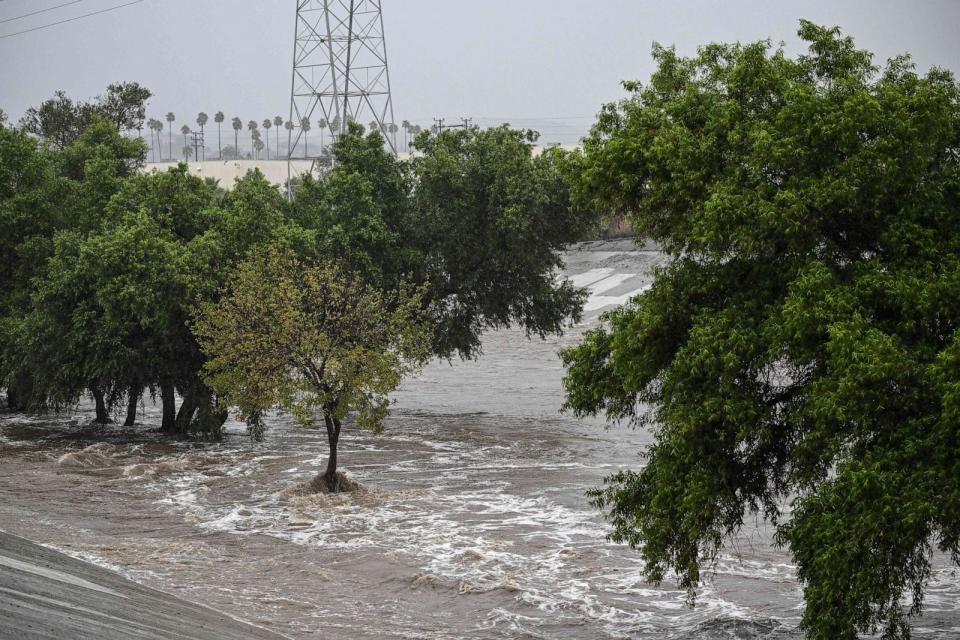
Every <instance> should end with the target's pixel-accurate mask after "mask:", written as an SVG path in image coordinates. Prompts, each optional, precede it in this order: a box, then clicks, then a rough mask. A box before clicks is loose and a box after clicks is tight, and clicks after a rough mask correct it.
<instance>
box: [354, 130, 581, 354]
mask: <svg viewBox="0 0 960 640" xmlns="http://www.w3.org/2000/svg"><path fill="white" fill-rule="evenodd" d="M373 137H374V138H375V139H379V141H380V143H381V144H382V143H383V139H382V137H381V136H380V134H379V133H377V134H374V136H373ZM535 140H536V136H535V134H533V133H532V132H523V131H515V130H511V129H509V128H507V127H500V128H494V129H488V130H485V131H481V130H480V129H478V128H473V129H468V130H459V131H449V132H445V133H443V134H441V135H439V136H432V137H431V136H421V137H419V138H418V139H417V141H416V143H415V147H416V148H417V149H418V150H419V151H420V152H421V154H422V155H421V156H420V157H417V158H415V159H414V160H412V161H411V163H410V164H411V171H412V172H413V174H414V176H415V181H416V189H415V190H414V191H413V196H412V208H413V211H414V220H413V222H412V223H408V225H404V226H403V227H402V228H401V229H399V230H398V231H399V232H400V233H401V236H402V237H406V236H408V235H413V236H414V237H417V238H418V239H417V240H416V243H417V246H418V247H419V249H420V252H421V255H422V256H423V259H424V263H423V264H424V269H425V271H424V274H425V276H424V281H426V282H429V283H430V289H429V291H428V293H427V299H428V300H429V301H430V303H431V308H432V312H433V319H434V322H433V327H434V342H433V348H434V351H435V352H436V353H437V354H438V355H441V356H445V357H448V356H450V355H452V354H453V353H459V354H461V355H464V356H472V355H475V354H477V353H479V349H480V339H479V336H480V334H481V333H483V332H484V331H487V330H490V329H498V328H502V327H507V326H510V325H511V324H514V323H516V324H519V325H520V326H522V327H523V328H524V329H525V330H526V331H527V332H528V334H535V335H538V336H541V337H544V336H546V335H547V334H555V333H560V332H561V331H562V330H563V327H564V323H565V322H567V321H568V320H569V319H570V318H577V317H579V315H580V310H581V308H582V304H583V300H584V294H583V292H582V291H580V290H578V289H576V288H574V287H573V286H571V285H570V284H569V283H568V282H565V281H563V280H562V279H560V278H557V274H558V271H559V269H560V268H561V267H562V264H563V262H562V260H561V257H560V252H561V251H563V250H564V249H565V248H566V247H567V246H568V245H569V244H570V243H572V242H574V241H576V240H578V239H580V237H581V236H582V235H583V233H584V230H585V229H587V228H588V227H589V226H590V225H591V224H592V219H593V217H592V214H591V211H590V210H589V209H587V208H578V207H574V206H571V203H570V197H569V196H570V194H569V189H568V186H567V181H566V179H565V177H564V170H563V167H564V164H565V158H564V156H563V154H562V153H561V152H559V151H550V152H548V153H546V154H543V155H541V156H540V157H537V158H534V157H533V151H532V145H533V143H534V142H535ZM344 146H345V145H340V146H338V152H337V154H336V155H337V161H338V164H347V161H346V160H343V161H341V154H342V152H343V149H344ZM383 153H384V154H385V155H387V156H388V157H391V158H392V157H393V156H392V154H389V153H386V152H385V151H384V152H383ZM344 155H348V154H344ZM349 166H350V165H349V164H347V167H349ZM377 188H378V189H382V188H384V187H380V186H378V187H377Z"/></svg>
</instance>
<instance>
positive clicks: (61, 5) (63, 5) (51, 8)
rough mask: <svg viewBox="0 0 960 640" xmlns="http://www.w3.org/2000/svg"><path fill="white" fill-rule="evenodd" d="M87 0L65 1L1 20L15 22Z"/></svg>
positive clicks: (0, 22) (1, 22)
mask: <svg viewBox="0 0 960 640" xmlns="http://www.w3.org/2000/svg"><path fill="white" fill-rule="evenodd" d="M85 1H86V0H72V1H71V2H64V3H63V4H58V5H54V6H52V7H47V8H46V9H40V10H39V11H33V12H31V13H25V14H23V15H22V16H17V17H16V18H7V19H5V20H0V24H3V23H5V22H13V21H14V20H23V19H24V18H29V17H30V16H35V15H37V14H39V13H46V12H47V11H53V10H54V9H60V8H61V7H69V6H70V5H72V4H80V3H81V2H85Z"/></svg>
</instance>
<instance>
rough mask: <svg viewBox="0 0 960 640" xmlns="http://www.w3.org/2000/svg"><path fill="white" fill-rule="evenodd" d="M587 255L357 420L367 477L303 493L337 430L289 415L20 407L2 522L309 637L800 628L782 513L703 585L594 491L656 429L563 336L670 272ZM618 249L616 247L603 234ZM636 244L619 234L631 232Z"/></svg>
mask: <svg viewBox="0 0 960 640" xmlns="http://www.w3.org/2000/svg"><path fill="white" fill-rule="evenodd" d="M591 249H593V250H592V251H579V252H571V253H570V254H569V255H568V275H569V276H571V278H572V279H573V280H574V282H576V283H577V284H578V285H580V286H587V287H589V288H590V290H591V294H592V298H591V301H590V303H589V304H588V307H587V308H588V317H587V319H586V321H585V322H584V324H583V325H581V326H579V327H574V328H572V329H571V331H570V332H569V333H568V335H566V336H565V337H563V338H559V339H550V340H548V341H540V340H536V339H534V340H528V339H527V338H526V336H524V335H523V333H522V332H519V331H513V330H507V331H500V332H496V333H493V334H490V335H488V336H487V337H486V338H485V340H484V355H483V357H482V358H481V359H480V360H479V361H476V362H456V363H452V364H451V363H446V362H438V363H434V364H432V365H431V366H430V367H428V368H427V370H426V371H425V372H424V373H423V374H422V375H421V376H420V377H418V378H417V379H414V380H411V381H409V382H408V383H407V384H405V385H404V387H403V388H402V389H401V391H400V392H398V393H397V394H396V400H397V405H396V408H395V410H394V412H393V414H392V416H391V417H390V418H389V420H388V423H387V430H386V433H384V434H383V435H374V434H370V433H366V432H360V431H357V430H356V429H349V430H348V431H347V432H346V433H345V434H344V436H343V439H342V442H341V457H340V459H341V463H342V465H343V468H344V470H345V471H346V472H347V473H348V475H349V476H350V477H351V478H353V479H354V480H356V481H358V482H360V483H361V484H362V485H363V486H364V487H366V488H367V491H365V492H362V493H358V494H350V495H340V496H321V495H316V496H296V495H293V493H292V492H291V491H290V489H291V487H293V486H295V485H296V484H297V483H299V482H303V481H304V480H308V479H310V478H311V477H312V476H314V475H315V474H317V473H318V472H319V471H320V470H321V469H322V468H323V465H324V463H325V460H326V450H327V449H326V438H325V433H321V432H320V431H312V430H305V429H302V428H299V427H296V426H295V425H294V424H293V423H292V422H291V421H290V419H289V418H286V417H283V416H274V417H273V418H272V419H271V420H270V422H269V427H270V429H269V432H268V434H267V437H266V440H265V441H264V442H263V443H258V444H253V443H251V442H250V441H249V439H248V438H247V437H246V435H245V430H244V428H243V425H240V424H236V423H233V422H231V423H228V434H227V437H226V439H225V440H224V442H222V443H218V444H190V443H172V442H170V441H168V440H165V439H164V438H162V437H160V436H159V435H157V434H156V433H154V432H153V431H152V427H151V426H150V425H156V424H158V423H159V414H158V408H157V407H154V406H153V405H152V404H149V403H148V405H147V406H146V407H145V413H144V415H142V416H141V418H140V422H141V423H142V425H138V426H137V427H134V428H129V429H126V428H122V427H118V426H112V425H111V426H106V427H94V426H89V425H90V420H91V418H92V411H91V408H90V407H87V406H81V407H78V408H77V410H76V411H75V412H74V413H72V414H71V415H69V416H58V417H52V418H51V417H43V418H36V417H28V416H24V415H19V414H0V529H4V530H7V531H9V532H10V533H14V534H17V535H21V536H24V537H27V538H30V539H32V540H35V541H37V542H40V543H43V544H48V545H51V546H53V547H56V548H58V549H61V550H64V551H66V552H68V553H71V554H73V555H76V556H79V557H82V558H85V559H88V560H91V561H93V562H96V563H98V564H102V565H106V566H108V567H111V568H114V569H116V570H118V571H121V572H123V573H125V574H126V575H128V576H130V577H131V578H133V579H135V580H137V581H139V582H141V583H144V584H146V585H148V586H151V587H155V588H159V589H161V590H164V591H168V592H170V593H175V594H176V595H178V596H180V597H183V598H186V599H188V600H193V601H196V602H199V603H202V604H206V605H209V606H212V607H214V608H216V609H219V610H222V611H224V612H226V613H228V614H231V615H233V616H236V617H239V618H243V619H245V620H249V621H251V622H253V623H255V624H258V625H261V626H264V627H268V628H270V629H272V630H274V631H277V632H279V633H282V634H284V635H287V636H289V637H291V638H298V639H299V638H326V637H343V638H351V639H352V638H389V637H396V638H425V639H427V638H428V639H440V638H451V639H452V638H557V639H559V638H657V639H658V640H664V639H666V640H671V639H678V640H679V639H681V638H691V639H692V638H698V639H699V638H704V639H707V640H711V639H721V638H730V639H733V638H745V639H746V638H774V639H793V638H800V637H801V635H800V634H799V633H798V631H797V630H796V628H797V625H798V623H799V617H800V614H801V611H802V609H801V604H802V594H801V590H800V587H799V585H798V584H797V582H796V579H795V568H794V567H793V566H792V564H791V561H790V557H789V554H788V553H787V552H786V551H784V550H778V549H776V548H774V547H773V546H772V545H771V542H770V540H771V535H770V530H769V528H768V527H767V526H766V525H764V524H763V523H762V522H757V523H756V524H755V525H754V524H753V523H751V525H750V526H747V527H745V528H744V531H743V532H742V533H741V534H740V535H739V536H737V538H736V539H735V540H733V541H732V542H731V543H730V545H729V546H728V547H727V551H726V552H725V553H724V554H723V556H722V557H721V558H720V560H719V561H718V563H717V564H716V566H714V567H713V568H712V571H711V572H710V573H709V575H708V576H707V580H706V584H705V586H704V587H703V588H702V589H701V590H700V591H699V593H698V599H697V605H696V607H695V608H693V609H691V608H688V607H687V606H685V594H684V593H683V592H680V591H677V590H676V589H674V588H673V585H671V584H664V585H662V586H660V587H656V586H653V585H650V584H648V583H647V582H645V581H644V580H643V577H642V571H641V569H642V565H641V562H640V559H639V557H638V556H637V554H636V553H635V552H632V551H631V550H629V549H627V548H625V547H622V546H618V545H613V544H611V543H608V542H607V541H606V539H605V536H606V534H607V531H608V526H607V524H606V523H605V522H604V521H603V519H602V517H601V515H600V514H599V513H598V512H597V511H596V510H595V509H594V508H593V507H592V506H591V505H590V504H589V500H588V498H586V497H585V495H584V494H585V492H586V491H587V490H588V489H591V488H595V487H598V486H600V485H602V482H603V478H604V477H605V476H607V475H610V474H611V473H613V472H615V471H616V470H618V469H622V468H628V467H629V468H636V467H637V466H639V465H640V464H641V463H642V462H641V459H640V457H639V454H640V453H641V452H642V450H643V448H644V446H645V445H646V444H648V443H649V442H650V436H649V434H647V433H645V432H642V431H632V430H629V429H626V428H617V427H614V428H610V429H607V428H605V425H604V424H603V422H602V421H601V420H577V419H574V418H572V417H571V416H568V415H563V414H561V413H560V412H559V409H560V406H561V404H562V402H563V392H562V388H561V384H560V381H561V378H562V374H563V372H562V367H561V365H560V361H559V359H558V357H557V351H558V349H559V348H561V347H563V346H567V345H571V344H575V343H576V341H577V340H578V337H579V335H580V333H581V332H582V331H583V329H584V328H588V327H589V326H592V325H593V324H594V323H595V322H596V317H597V314H598V313H599V312H600V311H601V310H603V309H604V308H609V306H610V305H612V304H618V303H620V302H622V301H623V300H625V297H628V296H629V295H630V294H632V293H635V292H636V291H638V290H642V288H643V287H644V286H645V285H646V284H648V283H649V280H650V269H651V268H652V267H653V266H654V265H656V264H658V263H659V262H660V261H661V258H660V256H659V255H658V254H656V253H654V252H638V251H630V252H624V247H622V246H621V247H617V246H614V247H612V248H611V247H592V248H591ZM597 249H601V250H597ZM611 249H617V250H615V251H614V250H611ZM915 635H916V636H918V637H936V638H941V637H943V638H950V637H960V572H958V571H957V569H956V568H955V567H951V566H950V565H949V564H948V563H946V562H940V563H938V564H937V568H936V570H935V572H934V575H933V577H932V580H931V584H930V589H929V591H928V594H927V600H926V604H925V614H924V616H923V617H922V618H920V619H919V620H918V621H917V622H916V625H915Z"/></svg>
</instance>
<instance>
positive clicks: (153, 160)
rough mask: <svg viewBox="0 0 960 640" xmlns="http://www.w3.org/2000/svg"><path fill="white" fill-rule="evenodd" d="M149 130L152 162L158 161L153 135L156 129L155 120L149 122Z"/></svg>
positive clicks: (151, 119)
mask: <svg viewBox="0 0 960 640" xmlns="http://www.w3.org/2000/svg"><path fill="white" fill-rule="evenodd" d="M147 129H150V162H156V161H157V153H156V151H157V148H156V147H155V146H153V134H154V132H155V131H156V129H154V128H153V118H150V119H149V120H147Z"/></svg>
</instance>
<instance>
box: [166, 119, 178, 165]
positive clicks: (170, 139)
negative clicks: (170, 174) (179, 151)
mask: <svg viewBox="0 0 960 640" xmlns="http://www.w3.org/2000/svg"><path fill="white" fill-rule="evenodd" d="M176 119H177V116H175V115H173V111H170V112H169V113H167V122H169V123H170V128H169V129H168V130H167V135H168V137H169V153H170V159H171V160H173V121H174V120H176Z"/></svg>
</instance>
